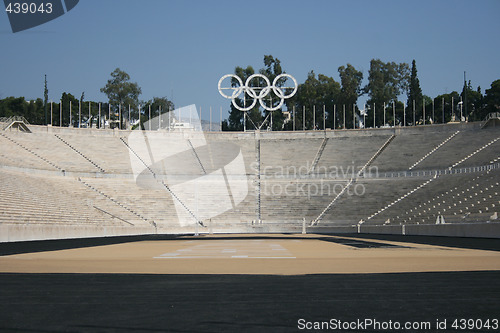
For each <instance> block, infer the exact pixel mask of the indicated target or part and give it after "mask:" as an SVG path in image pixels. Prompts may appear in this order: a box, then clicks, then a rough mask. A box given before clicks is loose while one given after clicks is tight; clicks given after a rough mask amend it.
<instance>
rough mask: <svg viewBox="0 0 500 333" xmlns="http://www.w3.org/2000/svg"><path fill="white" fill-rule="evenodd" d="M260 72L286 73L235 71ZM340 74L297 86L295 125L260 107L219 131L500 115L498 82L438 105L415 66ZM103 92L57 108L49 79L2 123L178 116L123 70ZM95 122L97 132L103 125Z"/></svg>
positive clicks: (233, 112) (375, 65)
mask: <svg viewBox="0 0 500 333" xmlns="http://www.w3.org/2000/svg"><path fill="white" fill-rule="evenodd" d="M256 73H260V74H263V75H265V76H266V77H267V78H268V79H269V81H270V82H273V80H274V79H275V78H276V77H277V76H278V75H280V74H283V73H285V71H284V69H283V67H282V65H281V61H280V60H279V59H277V58H274V57H273V56H272V55H265V56H264V67H263V68H261V69H260V70H259V71H258V72H256V71H255V70H254V69H253V67H252V66H247V67H246V68H243V67H236V68H235V70H234V74H235V75H237V76H238V77H240V78H241V80H242V81H243V82H246V80H247V78H249V77H250V76H251V75H253V74H256ZM338 74H339V77H340V82H337V81H335V79H334V78H332V77H329V76H327V75H324V74H318V75H316V73H314V71H311V72H309V74H308V76H307V79H306V80H305V82H304V83H301V84H299V85H298V88H297V92H296V94H295V95H294V96H293V97H292V98H290V99H287V100H286V102H285V105H286V108H287V110H288V111H289V112H290V113H291V115H292V120H291V121H290V120H289V118H287V117H286V114H285V113H283V112H281V110H282V108H280V109H279V110H277V111H273V112H270V111H265V110H262V108H261V107H260V106H259V103H256V105H255V107H253V108H252V109H251V110H249V111H248V112H246V113H245V112H242V111H240V110H238V109H237V108H236V107H235V106H234V105H233V104H232V103H230V106H229V107H230V109H229V116H228V118H227V119H226V120H224V121H223V122H222V128H223V130H230V131H241V130H243V129H244V128H249V129H253V128H262V127H264V128H272V130H292V129H295V128H296V129H307V130H310V129H315V128H320V129H322V128H323V127H326V128H353V127H359V126H365V127H374V126H375V127H379V126H384V125H394V124H396V125H403V123H404V125H413V124H418V123H432V122H439V123H442V122H449V121H451V120H454V119H456V120H459V118H458V117H459V116H460V115H463V116H464V117H465V118H466V119H468V120H470V121H474V120H482V119H484V117H485V116H486V115H487V114H488V113H489V112H493V111H498V110H499V109H500V80H496V81H494V82H493V83H492V84H491V88H489V89H487V90H486V91H485V95H483V94H482V93H481V88H480V87H477V88H476V89H474V88H473V87H472V84H471V82H470V81H469V82H468V83H467V84H465V82H464V87H463V89H462V92H461V93H458V92H456V91H453V92H451V93H449V94H444V95H439V96H436V97H435V98H431V97H429V96H425V95H423V94H422V89H421V87H420V83H419V79H418V75H417V68H416V62H415V60H413V62H412V65H411V67H410V66H409V65H408V64H407V63H395V62H387V63H386V62H383V61H381V60H380V59H372V60H371V61H370V69H369V71H368V83H367V84H366V85H365V86H362V82H363V72H361V71H359V70H357V69H356V68H355V67H354V66H352V65H351V64H347V65H346V66H340V67H339V68H338ZM249 84H250V86H252V87H263V85H264V84H265V82H263V81H262V79H260V78H258V77H257V78H254V79H253V80H251V82H250V83H249ZM231 85H232V86H233V87H235V88H236V87H238V86H239V82H238V81H237V80H236V79H233V80H232V81H231ZM277 86H279V87H284V86H287V85H286V79H282V80H279V81H278V82H277ZM284 90H287V89H286V88H285V89H284ZM288 90H289V89H288ZM261 91H262V90H261ZM101 92H103V93H105V94H106V95H107V97H108V103H99V102H95V101H85V94H84V93H82V94H81V97H80V99H77V98H76V97H75V96H73V95H72V94H70V93H66V92H64V93H63V94H62V96H61V98H60V103H52V102H49V101H48V88H47V79H45V86H44V99H41V98H38V99H36V100H34V101H26V100H25V99H24V98H23V97H18V98H15V97H8V98H5V99H2V100H0V117H10V116H24V117H25V118H26V119H27V120H28V122H30V123H31V124H38V125H44V124H52V125H55V126H58V125H62V126H69V125H71V126H75V127H78V126H79V125H81V124H82V123H87V124H89V125H90V126H92V123H93V120H95V119H96V117H97V116H98V115H99V114H101V116H102V117H105V118H106V119H108V120H111V121H114V122H115V124H116V123H117V122H118V123H117V126H118V127H120V128H123V126H124V122H125V120H130V119H136V120H137V119H140V120H141V122H140V123H142V124H143V123H145V122H146V121H148V120H149V119H151V118H153V117H156V116H158V115H159V113H160V112H166V111H168V110H173V109H174V104H173V103H172V101H170V100H168V99H167V98H166V97H154V98H153V99H151V100H147V101H144V100H139V96H140V94H141V93H142V90H141V88H140V87H139V85H138V84H137V83H135V82H131V81H130V76H129V75H128V74H127V73H126V72H124V71H122V70H120V69H119V68H117V69H115V70H114V71H113V72H112V73H111V78H110V79H109V80H108V82H107V83H106V85H105V86H104V87H103V88H101ZM404 93H406V96H407V101H406V103H403V102H402V101H400V100H398V97H399V96H401V95H402V94H404ZM365 94H366V95H367V96H368V100H367V102H366V105H365V107H363V109H360V108H359V107H358V105H357V103H358V98H359V97H360V96H362V95H365ZM268 95H269V96H268V97H266V100H265V101H264V103H266V104H267V106H268V107H274V106H277V103H279V100H280V98H279V96H277V95H276V92H275V91H273V90H271V91H270V92H269V93H268ZM253 97H254V96H249V95H248V93H243V94H242V95H241V96H240V97H238V98H236V99H235V103H236V104H237V105H239V106H240V107H244V106H247V105H248V104H247V103H251V102H248V101H251V100H253ZM384 106H385V108H384ZM99 110H101V112H100V113H99ZM129 110H130V111H129ZM323 110H324V112H323ZM424 115H425V116H424ZM96 123H97V126H99V124H100V123H101V122H96Z"/></svg>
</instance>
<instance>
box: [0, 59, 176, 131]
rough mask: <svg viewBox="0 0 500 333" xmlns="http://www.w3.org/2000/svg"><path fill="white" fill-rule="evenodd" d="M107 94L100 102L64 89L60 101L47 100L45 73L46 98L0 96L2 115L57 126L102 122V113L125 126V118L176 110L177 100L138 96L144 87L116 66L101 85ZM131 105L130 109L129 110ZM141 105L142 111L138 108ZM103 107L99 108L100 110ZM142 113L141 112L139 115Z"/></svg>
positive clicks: (142, 120)
mask: <svg viewBox="0 0 500 333" xmlns="http://www.w3.org/2000/svg"><path fill="white" fill-rule="evenodd" d="M101 92H103V93H105V94H106V95H107V96H108V102H106V103H101V102H96V101H88V100H85V93H84V92H83V93H82V94H81V97H80V99H78V98H76V97H75V96H74V95H72V94H70V93H67V92H64V93H63V94H62V95H61V98H60V100H59V101H57V102H50V101H49V100H48V87H47V78H46V77H45V86H44V99H41V98H38V99H36V100H32V101H27V100H25V98H24V97H7V98H5V99H2V100H0V117H11V116H23V117H24V118H26V120H27V121H28V122H29V123H30V124H34V125H47V124H52V125H54V126H60V125H61V126H66V127H67V126H70V125H71V126H73V127H78V126H79V125H83V124H85V126H92V124H93V123H94V124H95V126H97V127H98V126H99V125H100V124H101V122H99V121H97V118H98V116H99V114H100V115H101V117H102V119H107V120H111V121H112V122H113V124H114V125H115V126H117V127H120V128H124V126H125V123H126V121H128V120H130V119H136V120H137V119H139V118H140V120H141V123H144V122H146V121H147V120H149V117H151V118H154V117H156V116H158V115H159V113H160V112H162V110H163V112H165V110H167V111H168V110H173V109H174V104H173V103H172V102H171V101H170V100H168V99H167V98H166V97H154V98H152V99H150V100H146V101H145V100H139V96H140V94H141V93H142V91H141V88H140V87H139V85H138V84H137V83H135V82H131V81H130V75H128V74H127V73H126V72H124V71H122V70H120V69H119V68H117V69H115V70H114V71H113V72H112V73H111V79H109V80H108V82H107V83H106V85H105V86H104V87H103V88H101ZM129 109H130V111H129ZM139 109H140V110H141V112H139ZM99 110H100V111H99ZM139 113H140V115H139Z"/></svg>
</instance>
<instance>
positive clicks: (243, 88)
mask: <svg viewBox="0 0 500 333" xmlns="http://www.w3.org/2000/svg"><path fill="white" fill-rule="evenodd" d="M227 78H234V79H236V81H238V84H239V86H238V87H229V88H222V87H221V85H222V82H223V81H224V80H225V79H227ZM254 78H262V79H263V80H264V81H265V83H266V86H265V87H251V86H250V82H251V81H252V79H254ZM282 78H289V79H291V80H292V81H293V83H294V86H293V87H278V86H277V85H276V84H277V83H278V81H279V80H280V79H282ZM218 88H219V93H220V94H221V95H222V97H224V98H227V99H230V100H231V103H232V104H233V106H234V107H235V108H236V109H238V110H240V111H249V110H251V109H252V108H253V107H254V106H255V105H256V104H257V101H259V103H260V106H262V108H264V110H267V111H276V110H278V109H279V108H281V107H282V106H283V103H284V102H285V99H287V98H290V97H292V96H293V95H295V93H296V92H297V88H298V85H297V80H295V78H294V77H293V76H291V75H289V74H280V75H278V76H276V78H275V79H274V80H273V84H271V83H270V82H269V79H268V78H267V77H266V76H265V75H262V74H253V75H250V76H249V77H248V78H247V80H246V81H245V85H243V81H242V80H241V78H240V77H239V76H237V75H234V74H227V75H224V76H223V77H221V78H220V80H219V84H218ZM288 89H293V90H292V92H291V93H289V94H286V93H285V91H286V90H288ZM223 90H232V91H233V92H232V93H231V95H226V94H225V93H224V92H223ZM259 90H260V91H259ZM271 91H273V92H274V93H275V94H276V96H278V97H279V98H280V102H279V103H278V105H276V106H274V107H269V106H267V105H266V104H265V103H264V101H263V100H264V98H265V97H266V96H267V95H269V93H270V92H271ZM241 93H243V96H245V93H246V94H247V95H248V96H250V97H251V98H252V99H253V102H252V103H251V105H250V106H247V107H241V106H239V105H238V104H236V98H238V97H239V96H240V95H241Z"/></svg>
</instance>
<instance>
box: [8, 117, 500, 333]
mask: <svg viewBox="0 0 500 333" xmlns="http://www.w3.org/2000/svg"><path fill="white" fill-rule="evenodd" d="M196 114H197V113H196V109H195V108H194V111H193V108H192V107H188V108H182V109H179V110H176V111H174V112H170V113H166V114H164V115H162V117H161V118H159V119H153V120H151V121H150V122H149V123H148V124H145V126H144V128H145V130H135V131H132V130H118V129H114V130H111V129H95V128H85V129H84V128H81V129H78V128H64V127H57V126H36V125H31V124H28V123H27V122H26V121H24V120H23V119H20V118H10V119H2V121H3V122H2V123H1V125H0V128H2V130H1V131H0V142H1V146H0V147H1V148H0V177H1V184H2V185H1V187H0V240H1V242H2V243H0V272H2V273H0V279H1V284H2V288H1V289H0V295H1V296H2V300H4V302H2V305H1V310H0V313H1V314H0V330H3V331H26V332H27V331H33V332H35V331H36V332H38V331H47V332H59V331H60V332H62V331H77V332H79V331H99V332H103V331H105V332H108V331H109V332H116V331H118V332H122V331H123V332H129V331H144V332H146V331H147V332H150V331H157V332H162V331H176V332H181V331H182V332H201V331H211V332H219V331H227V332H234V331H270V332H289V331H294V330H300V329H301V328H300V325H299V326H298V323H303V324H304V323H309V324H310V325H309V326H307V325H305V324H304V325H305V326H304V327H302V329H304V328H307V327H315V326H314V322H329V323H330V321H331V320H333V319H335V320H337V319H338V320H341V321H344V322H354V321H356V320H363V319H370V320H372V322H373V319H376V320H378V321H379V323H380V322H382V323H383V324H386V323H387V322H389V321H392V322H394V321H398V322H401V323H405V322H408V323H409V322H410V321H412V323H413V326H412V327H413V331H418V330H422V331H435V330H438V323H439V322H442V321H443V320H444V321H447V326H446V327H447V329H448V330H449V331H453V329H452V326H451V325H452V323H453V322H454V321H455V320H460V319H467V320H468V319H473V320H476V321H477V320H481V323H482V324H486V321H487V320H488V325H489V326H490V327H493V326H491V325H493V323H497V324H498V319H499V318H498V304H499V301H500V289H499V287H498V284H497V283H496V282H497V281H498V278H499V274H498V271H499V270H500V254H499V251H500V246H499V243H498V238H499V237H500V222H499V221H498V212H499V207H500V200H499V196H498V192H499V190H500V184H499V181H500V131H499V124H500V120H499V118H498V115H492V116H491V117H489V118H488V119H487V120H485V121H484V122H471V123H465V122H462V123H448V124H438V125H426V126H414V127H388V128H375V129H351V130H321V131H318V130H317V131H293V132H268V131H259V130H255V131H246V132H212V131H203V130H201V123H200V122H199V120H196V116H195V115H196ZM188 118H189V119H191V120H190V121H189V126H187V127H186V128H184V129H182V128H180V127H179V126H178V127H174V128H172V127H171V126H170V124H172V121H173V119H177V123H184V122H188V121H187V120H186V119H188ZM193 118H194V119H195V120H194V121H193V120H192V119H193ZM165 124H167V125H165ZM300 320H302V321H300ZM495 320H496V321H495ZM427 322H429V323H430V324H429V325H431V326H426V325H427V324H426V323H427ZM458 323H460V322H458ZM381 325H382V324H381ZM465 325H467V322H466V324H465ZM474 325H475V324H474ZM329 327H330V329H331V326H329ZM417 328H418V329H417ZM455 329H456V328H455ZM358 330H359V327H358V328H357V329H354V328H353V327H352V326H350V328H349V329H348V330H345V331H358ZM387 330H390V329H388V326H373V325H370V326H368V328H367V329H366V330H365V331H387ZM466 330H467V331H471V332H472V331H483V330H480V329H477V326H474V327H470V326H469V327H468V329H467V326H466ZM410 331H411V330H410ZM441 331H446V330H443V329H441Z"/></svg>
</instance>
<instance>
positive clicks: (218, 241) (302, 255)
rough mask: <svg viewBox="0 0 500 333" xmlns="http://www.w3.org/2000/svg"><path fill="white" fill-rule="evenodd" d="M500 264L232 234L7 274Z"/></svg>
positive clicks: (46, 261)
mask: <svg viewBox="0 0 500 333" xmlns="http://www.w3.org/2000/svg"><path fill="white" fill-rule="evenodd" d="M494 270H500V252H498V251H489V250H480V249H464V248H454V247H445V246H439V245H426V244H417V243H406V242H398V241H389V240H373V239H372V240H366V239H361V238H357V237H340V236H325V235H238V236H233V235H227V236H220V235H217V236H203V237H188V236H185V237H180V238H177V239H173V240H150V241H147V240H146V241H134V242H124V243H119V244H110V245H100V246H91V247H85V248H75V249H63V250H55V251H44V252H35V253H20V254H13V255H6V256H2V257H0V272H3V273H122V274H273V275H304V274H332V273H342V274H354V273H363V274H368V273H408V272H454V271H494Z"/></svg>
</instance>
